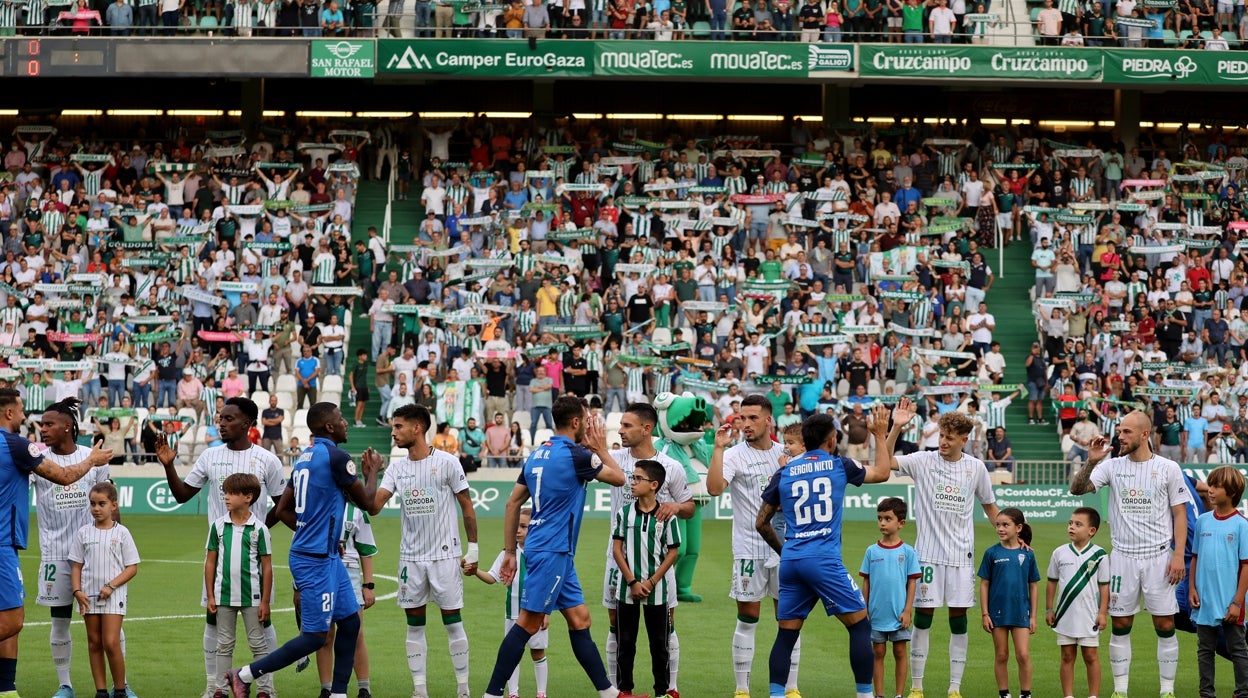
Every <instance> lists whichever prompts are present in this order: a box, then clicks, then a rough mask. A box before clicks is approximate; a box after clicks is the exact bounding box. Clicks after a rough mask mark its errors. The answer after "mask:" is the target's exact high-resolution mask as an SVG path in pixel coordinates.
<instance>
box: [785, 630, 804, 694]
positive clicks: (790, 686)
mask: <svg viewBox="0 0 1248 698" xmlns="http://www.w3.org/2000/svg"><path fill="white" fill-rule="evenodd" d="M801 663H802V636H801V635H798V636H797V643H796V644H794V645H793V654H790V655H789V680H788V682H787V683H785V684H784V690H785V692H786V693H787V692H788V691H794V690H797V665H799V664H801Z"/></svg>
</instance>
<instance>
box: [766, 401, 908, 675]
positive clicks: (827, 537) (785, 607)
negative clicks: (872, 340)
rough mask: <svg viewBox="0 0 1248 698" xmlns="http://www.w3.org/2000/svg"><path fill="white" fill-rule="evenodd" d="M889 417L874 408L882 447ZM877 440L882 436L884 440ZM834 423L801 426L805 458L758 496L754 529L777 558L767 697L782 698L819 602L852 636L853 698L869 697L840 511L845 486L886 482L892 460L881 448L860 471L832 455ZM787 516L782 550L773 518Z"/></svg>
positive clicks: (867, 635) (863, 611)
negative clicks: (777, 586)
mask: <svg viewBox="0 0 1248 698" xmlns="http://www.w3.org/2000/svg"><path fill="white" fill-rule="evenodd" d="M888 420H889V412H888V409H887V408H884V407H877V408H876V409H875V411H874V413H873V414H872V421H871V431H872V433H874V434H876V438H877V442H878V443H883V439H884V438H885V436H886V435H887V433H888ZM882 434H883V435H884V436H882ZM839 437H840V433H839V432H838V431H837V428H836V422H835V421H834V420H833V419H832V417H830V416H828V415H826V414H817V415H814V416H812V417H810V418H809V419H807V420H805V421H804V422H803V423H802V445H803V446H805V447H806V453H805V454H804V455H802V456H801V457H800V458H797V459H795V460H793V461H791V462H789V463H786V464H785V465H784V466H782V467H781V468H780V470H778V471H777V472H776V474H775V475H774V476H773V477H772V478H771V482H770V483H769V484H768V485H767V488H766V489H764V490H763V504H762V506H761V507H760V508H759V511H758V517H757V519H756V520H755V524H754V525H755V528H756V529H757V530H758V533H759V535H760V536H762V537H763V540H765V541H767V544H768V545H770V546H771V547H772V549H773V550H775V551H776V552H778V553H781V555H780V600H779V604H778V606H777V607H776V618H777V620H778V621H779V625H780V630H779V632H778V633H777V634H776V642H775V644H774V645H773V646H772V648H771V658H770V660H769V662H768V663H769V667H770V671H769V674H770V680H769V683H770V685H771V694H770V695H771V696H772V698H784V695H785V684H786V683H787V681H788V675H789V665H790V659H791V656H792V654H793V646H794V645H795V644H797V639H798V637H799V635H800V634H801V630H802V624H803V622H805V620H806V616H807V615H809V614H810V611H811V609H813V608H814V607H815V604H816V603H817V602H819V601H820V600H822V601H823V607H824V609H825V610H826V611H827V612H828V615H834V614H835V615H836V617H837V619H838V620H840V621H841V622H842V623H844V624H845V628H846V629H847V630H848V631H849V664H850V667H851V668H852V669H853V672H854V683H855V694H856V696H857V698H872V693H871V680H872V673H873V672H874V669H875V661H874V653H873V652H872V650H871V622H870V621H868V620H867V604H866V601H865V600H864V599H863V598H862V592H861V591H859V589H858V585H857V584H855V583H854V580H853V577H851V576H850V575H849V572H848V570H846V569H845V562H844V558H843V557H842V551H841V512H842V511H843V510H844V507H845V487H846V486H847V485H854V486H855V487H857V486H860V485H862V484H863V483H864V482H884V481H885V480H887V479H888V478H889V475H890V474H891V462H890V457H891V455H892V454H890V453H888V452H887V451H886V450H885V449H878V452H877V454H876V459H875V460H876V462H875V464H874V465H873V466H870V467H864V466H862V465H860V464H858V463H857V462H855V461H854V460H853V459H852V458H842V457H840V456H834V455H832V453H831V452H832V451H834V450H835V449H836V442H837V439H838V438H839ZM777 511H782V512H784V522H785V534H784V542H783V543H781V541H780V538H779V536H777V535H776V531H775V529H774V528H773V527H772V525H771V517H772V515H774V514H775V513H776V512H777Z"/></svg>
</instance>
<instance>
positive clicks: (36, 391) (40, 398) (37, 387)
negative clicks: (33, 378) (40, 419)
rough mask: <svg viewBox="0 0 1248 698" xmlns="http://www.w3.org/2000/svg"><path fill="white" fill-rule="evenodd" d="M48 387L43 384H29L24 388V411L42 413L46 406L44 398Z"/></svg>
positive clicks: (46, 401)
mask: <svg viewBox="0 0 1248 698" xmlns="http://www.w3.org/2000/svg"><path fill="white" fill-rule="evenodd" d="M47 389H48V387H47V386H46V385H44V384H43V383H31V384H30V385H28V386H26V400H25V403H26V411H27V412H42V411H43V410H44V408H46V407H47V406H48V399H47V397H46V396H45V393H46V392H47Z"/></svg>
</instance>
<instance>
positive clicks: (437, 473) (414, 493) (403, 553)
mask: <svg viewBox="0 0 1248 698" xmlns="http://www.w3.org/2000/svg"><path fill="white" fill-rule="evenodd" d="M380 489H383V490H386V491H387V492H393V493H394V496H395V498H396V501H397V502H398V505H399V513H400V514H401V521H402V529H403V532H402V540H401V541H400V543H399V559H400V560H403V561H404V562H428V561H432V560H447V559H450V558H456V557H459V553H460V542H459V521H457V520H456V513H457V512H458V511H459V502H458V501H457V500H456V498H455V495H457V494H458V493H460V492H463V491H464V490H466V489H468V478H467V477H466V476H465V475H464V468H463V466H461V465H460V464H459V459H457V458H455V457H454V456H452V455H451V454H449V453H447V452H446V451H439V450H437V449H430V450H429V455H428V456H426V457H425V458H422V459H420V460H417V461H414V460H412V459H411V458H407V457H403V458H400V459H398V460H396V461H393V462H392V463H391V464H390V467H388V468H386V473H385V475H383V476H382V479H381V485H380Z"/></svg>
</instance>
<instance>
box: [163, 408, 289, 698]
mask: <svg viewBox="0 0 1248 698" xmlns="http://www.w3.org/2000/svg"><path fill="white" fill-rule="evenodd" d="M259 417H260V410H259V408H257V407H256V403H254V402H252V401H251V400H249V399H247V398H245V397H234V398H230V399H229V400H226V401H225V407H223V408H221V411H219V412H217V430H218V431H219V432H220V434H221V440H222V441H224V442H225V445H223V446H213V447H212V448H208V449H206V450H205V451H204V452H203V453H202V454H200V456H199V458H198V459H197V460H196V461H195V465H194V467H192V468H191V472H189V473H187V475H186V479H183V478H182V477H181V476H179V475H178V471H177V470H175V469H174V466H173V464H174V461H175V460H176V459H177V453H175V452H174V451H173V449H171V448H169V444H167V443H165V442H164V441H163V440H161V441H159V442H158V443H157V444H156V458H157V460H159V461H160V464H161V465H163V466H164V468H165V481H166V482H167V483H168V485H169V492H170V493H171V494H172V495H173V498H174V500H175V501H177V502H178V503H179V504H181V503H182V502H187V501H190V500H191V499H192V498H193V497H194V496H195V495H197V494H199V491H200V490H201V489H203V488H204V487H205V486H209V489H208V493H207V494H206V495H205V496H206V497H207V500H208V507H207V509H208V524H209V525H211V524H212V522H214V521H216V520H217V519H220V518H221V517H223V516H225V515H226V514H227V513H228V510H227V509H226V506H225V495H224V494H222V492H221V483H222V482H225V478H226V477H227V476H229V475H233V474H234V473H250V474H252V475H255V476H256V478H257V479H259V480H260V489H261V490H262V493H261V496H260V497H258V498H257V499H256V501H255V503H253V504H252V505H251V511H252V513H253V514H255V515H256V518H257V519H259V520H261V521H264V525H265V526H267V527H269V528H270V529H271V528H272V527H273V526H274V524H276V523H277V518H276V516H273V515H271V514H270V512H269V511H268V504H267V502H268V500H270V499H271V500H272V501H273V503H274V504H276V503H277V500H278V499H279V498H280V497H281V496H282V491H283V490H285V489H286V476H285V472H284V471H283V470H282V462H281V461H280V460H279V459H278V458H277V456H275V455H273V452H272V451H268V450H266V449H263V448H260V447H259V446H256V445H255V444H252V443H251V441H250V440H249V439H248V438H247V431H248V430H249V429H250V428H251V427H252V425H254V424H256V423H257V420H258V419H259ZM265 494H267V495H268V497H267V498H266V497H265V496H264V495H265ZM207 601H208V599H207V593H206V590H205V591H204V593H202V594H201V596H200V605H201V606H205V605H207ZM267 635H268V641H269V652H272V651H273V650H275V649H277V630H276V629H275V627H274V626H273V625H272V624H270V625H269V627H268V628H267ZM203 648H204V674H205V676H206V686H205V688H204V698H212V696H213V695H214V694H215V693H216V692H217V691H218V690H222V685H221V676H220V675H219V674H218V673H217V618H216V615H215V614H212V613H205V623H204V643H203ZM256 698H269V697H268V696H267V695H264V692H263V691H262V692H260V693H257V694H256Z"/></svg>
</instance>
